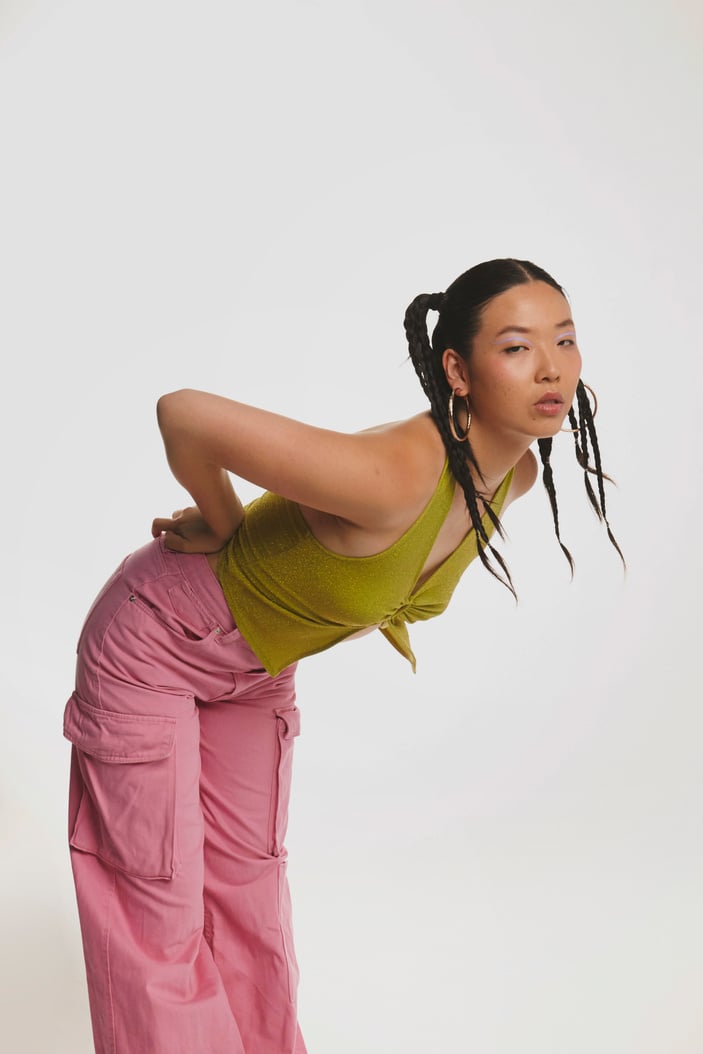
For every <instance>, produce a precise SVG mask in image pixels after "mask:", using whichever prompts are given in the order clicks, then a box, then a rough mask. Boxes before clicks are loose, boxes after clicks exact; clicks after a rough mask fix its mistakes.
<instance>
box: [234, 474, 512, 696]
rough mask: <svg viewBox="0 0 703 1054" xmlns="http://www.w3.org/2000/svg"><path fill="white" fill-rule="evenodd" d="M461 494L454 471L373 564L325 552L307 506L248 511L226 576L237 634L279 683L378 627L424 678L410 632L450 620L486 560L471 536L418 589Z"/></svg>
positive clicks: (264, 504) (499, 495)
mask: <svg viewBox="0 0 703 1054" xmlns="http://www.w3.org/2000/svg"><path fill="white" fill-rule="evenodd" d="M512 476H513V470H512V469H511V470H510V472H509V473H508V475H507V476H506V477H505V479H504V480H503V482H502V483H501V485H500V486H499V488H498V490H497V491H496V494H495V497H494V498H493V502H492V505H493V508H494V510H495V512H496V513H497V514H500V510H501V509H502V507H503V502H504V501H505V495H506V494H507V492H508V487H509V486H510V482H511V480H512ZM454 489H455V480H454V477H453V475H452V473H451V470H450V468H449V463H448V461H445V463H444V468H443V470H442V475H441V476H440V479H439V483H438V484H437V488H436V490H435V492H434V494H433V495H432V498H431V499H430V501H429V502H428V504H427V505H426V506H425V508H424V510H423V511H422V512H421V513H420V515H419V517H418V518H417V520H415V522H414V523H413V524H411V526H410V527H408V529H407V530H406V531H405V533H404V534H403V535H402V536H401V537H400V538H399V539H398V540H397V541H396V542H394V543H393V545H391V546H389V547H388V548H387V549H384V550H383V551H382V552H380V553H376V554H375V555H373V556H342V555H340V554H338V553H334V552H332V551H331V550H330V549H327V548H325V546H324V545H322V544H321V543H320V542H319V541H318V540H317V539H316V538H315V536H314V535H313V533H312V531H311V530H310V528H309V527H308V525H307V523H306V521H305V519H304V517H303V514H302V512H301V511H300V508H299V507H298V505H297V504H296V503H295V502H292V501H288V500H287V499H286V498H281V497H280V496H279V495H277V494H272V493H270V492H267V493H265V494H262V495H261V497H259V498H256V499H255V500H254V501H252V502H251V503H250V504H249V505H247V507H246V510H245V517H244V520H243V521H242V523H241V525H240V526H239V528H238V530H237V532H236V534H235V535H234V537H233V538H231V540H230V541H229V543H228V544H227V547H226V548H225V549H224V550H223V552H222V555H221V556H220V560H219V563H218V568H217V572H218V578H219V580H220V584H221V585H222V589H223V590H224V594H225V598H226V600H227V604H228V606H229V608H230V610H231V611H232V615H233V616H234V620H235V622H236V624H237V627H238V628H239V630H240V632H241V633H242V635H243V636H244V638H245V640H246V641H247V642H248V643H249V645H250V646H251V648H252V649H253V651H254V652H255V653H256V655H257V656H258V657H259V659H260V660H261V663H262V665H263V666H264V668H265V669H266V670H267V671H268V673H270V674H271V675H272V676H275V675H276V674H278V673H280V672H281V670H283V669H285V667H286V666H289V665H290V664H291V663H293V662H295V661H296V660H298V659H301V658H303V657H304V656H306V655H313V654H315V653H316V652H319V651H324V650H325V649H326V648H330V647H331V646H332V645H333V644H336V643H337V642H338V641H341V640H343V639H344V638H345V637H348V636H350V635H351V634H353V633H357V632H358V631H359V630H362V629H367V628H368V627H370V626H378V628H379V629H380V631H381V633H383V635H384V636H385V637H386V638H387V639H388V640H389V641H390V642H391V644H392V645H393V646H394V647H395V648H397V650H398V651H399V652H400V653H401V655H404V656H405V658H406V659H408V660H409V662H410V663H411V664H412V668H413V671H414V670H415V656H414V655H413V652H412V649H411V647H410V637H409V635H408V627H407V623H408V622H417V621H418V620H421V619H429V618H433V617H434V616H435V615H439V614H441V612H442V611H444V609H445V608H446V607H447V605H448V603H449V601H450V599H451V596H452V593H453V592H454V589H455V588H456V585H457V583H458V581H459V579H460V578H461V576H462V574H463V572H464V571H465V570H466V568H467V567H468V565H469V564H470V563H471V561H472V560H473V559H474V558H475V557H476V555H477V552H478V550H477V543H476V535H475V532H474V531H469V533H468V534H467V535H466V537H465V538H464V539H463V541H462V542H461V543H460V544H459V546H458V547H457V548H456V549H455V550H454V552H452V553H451V554H450V555H449V556H448V557H447V558H446V560H444V561H443V562H442V563H441V564H440V565H439V567H437V568H436V569H435V571H433V573H432V574H431V575H430V576H429V577H428V578H427V579H426V580H425V581H424V582H423V583H422V584H421V585H420V586H418V587H417V588H415V583H416V582H417V580H418V578H419V577H420V575H421V572H422V568H423V567H424V565H425V562H426V560H427V557H428V555H429V553H430V550H431V549H432V546H433V544H434V541H435V538H436V537H437V534H438V533H439V529H440V527H441V526H442V523H443V522H444V520H445V518H446V516H447V514H448V512H449V509H450V507H451V504H452V500H453V497H454ZM483 522H484V526H485V528H486V532H487V533H488V535H489V536H490V535H491V533H492V531H493V525H492V524H491V522H490V520H489V519H488V516H487V515H484V519H483Z"/></svg>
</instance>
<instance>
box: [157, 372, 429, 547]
mask: <svg viewBox="0 0 703 1054" xmlns="http://www.w3.org/2000/svg"><path fill="white" fill-rule="evenodd" d="M157 414H158V420H159V427H160V429H161V433H162V436H163V440H164V445H165V448H166V454H167V457H168V461H169V465H170V466H171V470H172V471H173V474H174V476H175V477H176V479H177V480H178V481H179V482H180V483H181V484H182V485H183V486H184V487H185V488H186V490H187V491H188V492H189V493H190V494H191V496H192V497H193V500H194V501H195V503H196V505H197V506H198V508H199V509H200V511H201V512H202V515H203V517H204V518H205V520H206V521H207V522H208V524H210V526H211V527H212V529H213V531H214V532H215V533H216V534H217V535H218V536H220V537H222V538H223V540H225V539H226V538H227V537H229V536H230V535H231V534H232V533H233V531H234V530H235V529H236V526H237V525H238V523H239V520H240V519H241V515H242V507H241V503H240V502H239V499H238V498H237V496H236V495H235V493H234V490H233V489H232V485H231V483H230V480H229V477H228V475H227V473H228V472H233V473H235V474H236V475H237V476H240V477H241V478H242V479H247V480H249V481H250V482H252V483H255V484H257V485H258V486H261V487H263V488H265V489H266V490H272V491H275V492H276V493H278V494H281V495H282V496H283V497H286V498H289V499H291V500H292V501H296V502H299V503H300V504H301V505H306V506H310V507H311V508H315V509H319V510H321V511H323V512H327V513H329V514H331V515H334V516H339V517H340V518H343V519H345V520H348V521H350V522H352V523H354V524H357V525H359V526H362V527H364V526H368V527H379V526H383V527H392V526H393V525H394V524H395V523H398V524H404V523H406V522H407V520H408V516H409V515H412V514H413V513H414V512H415V511H416V510H418V509H419V508H421V507H422V506H423V505H424V503H425V502H426V501H427V498H428V490H429V489H430V488H431V487H433V486H434V485H435V484H436V477H437V475H438V472H439V469H438V464H439V465H440V468H441V459H442V457H443V452H442V450H441V441H440V440H439V437H438V436H436V439H435V440H434V441H432V440H428V436H430V435H433V436H434V435H436V433H435V430H434V426H433V425H431V424H429V425H428V421H427V415H420V416H419V417H417V418H412V419H411V420H410V421H407V422H403V423H401V424H398V425H389V426H387V427H384V428H379V429H372V430H369V431H367V432H360V433H355V434H353V435H349V434H346V433H342V432H334V431H329V430H326V429H322V428H315V427H313V426H311V425H306V424H302V423H300V422H298V421H293V420H291V419H290V418H287V417H282V416H280V415H279V414H273V413H270V412H268V411H266V410H259V409H257V408H255V407H252V406H247V405H245V404H244V403H238V402H234V401H233V400H231V399H225V398H223V397H222V396H219V395H210V394H208V393H206V392H199V391H193V390H191V389H183V390H181V391H176V392H172V393H170V394H169V395H164V396H162V397H161V399H159V402H158V406H157Z"/></svg>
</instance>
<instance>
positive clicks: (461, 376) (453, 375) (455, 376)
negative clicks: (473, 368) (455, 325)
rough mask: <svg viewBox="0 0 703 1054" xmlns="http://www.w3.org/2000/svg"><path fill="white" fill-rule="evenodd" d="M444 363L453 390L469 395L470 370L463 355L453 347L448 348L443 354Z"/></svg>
mask: <svg viewBox="0 0 703 1054" xmlns="http://www.w3.org/2000/svg"><path fill="white" fill-rule="evenodd" d="M442 365H443V366H444V374H445V376H446V378H447V384H448V385H449V387H450V388H451V390H452V391H453V392H456V394H457V395H468V394H469V393H470V391H471V384H470V382H469V371H468V368H467V365H466V362H465V360H464V359H463V358H462V357H461V355H460V354H459V353H458V352H457V351H454V349H453V348H447V350H446V351H445V352H444V353H443V355H442Z"/></svg>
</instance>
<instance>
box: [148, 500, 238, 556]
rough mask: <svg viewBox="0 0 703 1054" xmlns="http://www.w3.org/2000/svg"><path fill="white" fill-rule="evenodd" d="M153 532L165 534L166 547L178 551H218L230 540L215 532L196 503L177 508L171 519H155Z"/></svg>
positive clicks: (152, 526)
mask: <svg viewBox="0 0 703 1054" xmlns="http://www.w3.org/2000/svg"><path fill="white" fill-rule="evenodd" d="M151 533H152V535H153V537H154V538H158V537H159V535H163V537H164V544H165V545H166V548H167V549H173V550H174V551H175V552H177V553H217V552H219V551H220V549H222V548H223V546H224V545H226V544H227V542H228V540H229V539H228V538H221V537H220V536H219V535H217V534H215V532H214V531H213V530H212V528H211V527H210V525H209V524H208V523H207V522H206V520H204V519H203V516H202V514H201V512H200V509H198V508H196V507H195V506H194V505H190V506H188V508H187V509H176V511H175V512H174V513H173V514H172V516H171V517H170V518H169V519H165V518H161V519H155V520H154V522H153V523H152V525H151Z"/></svg>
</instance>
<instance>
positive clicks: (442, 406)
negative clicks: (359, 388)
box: [405, 259, 625, 596]
mask: <svg viewBox="0 0 703 1054" xmlns="http://www.w3.org/2000/svg"><path fill="white" fill-rule="evenodd" d="M527 282H546V284H547V285H550V286H551V287H552V288H553V289H556V290H557V291H558V292H560V293H561V294H562V296H564V297H565V298H566V293H565V292H564V290H563V289H562V287H561V286H560V285H559V283H558V282H556V281H555V280H554V279H553V278H552V277H551V275H549V274H548V273H547V272H546V271H544V270H543V269H542V268H541V267H538V266H537V265H536V264H533V263H530V261H529V260H513V259H503V260H487V261H486V262H485V263H480V264H477V265H476V266H475V267H472V268H470V269H469V270H468V271H465V272H464V274H462V275H459V277H458V278H457V279H455V281H453V282H452V284H451V285H450V286H449V287H448V288H447V290H446V292H445V293H421V294H420V296H416V297H415V299H414V300H413V302H412V303H411V304H410V306H409V307H408V309H407V311H406V312H405V332H406V334H407V338H408V345H409V348H410V358H411V359H412V362H413V365H414V367H415V370H416V372H417V375H418V377H419V378H420V383H421V384H422V387H423V389H424V391H425V394H426V395H427V397H428V399H429V401H430V409H431V412H432V418H433V420H434V422H435V424H436V425H437V428H438V430H439V434H440V435H441V437H442V440H443V442H444V446H445V448H446V451H447V457H448V458H449V465H450V468H451V470H452V472H453V474H454V476H455V478H456V480H457V482H458V483H459V485H460V486H461V488H462V490H463V491H464V497H465V498H466V506H467V508H468V511H469V516H470V518H471V524H472V526H473V529H474V531H475V532H476V538H477V542H478V546H477V548H478V555H479V558H480V560H481V563H482V564H483V565H484V567H485V568H487V570H488V571H490V572H491V574H492V575H495V577H496V578H498V579H499V581H501V582H502V583H503V584H504V585H505V586H507V587H508V589H509V590H510V591H511V593H512V594H513V596H515V589H514V587H513V583H512V579H511V577H510V572H509V571H508V568H507V566H506V564H505V561H504V560H503V557H502V556H501V555H500V553H499V552H498V551H497V550H496V549H495V548H494V547H493V546H492V545H491V542H490V540H489V537H488V533H487V531H486V528H485V527H484V525H483V520H482V518H481V515H480V514H479V509H478V501H477V493H476V487H475V485H474V480H473V476H472V474H471V471H470V468H469V466H473V468H474V470H475V472H476V474H477V475H478V477H479V478H480V479H481V480H482V479H483V476H482V474H481V469H480V467H479V465H478V463H477V461H476V457H475V455H474V452H473V450H472V447H471V440H470V439H469V438H467V439H466V440H465V441H459V440H457V439H456V438H455V437H454V436H453V435H452V432H451V430H450V427H449V417H448V402H449V397H450V395H451V388H450V386H449V382H448V381H447V378H446V375H445V372H444V366H443V363H442V355H443V353H444V352H445V351H446V349H447V348H453V349H454V350H455V351H456V352H457V353H458V354H459V355H461V356H462V358H464V359H465V360H466V361H467V362H468V360H469V358H470V356H471V350H472V345H473V340H474V337H475V336H476V334H477V333H478V331H479V329H480V326H481V316H482V312H483V309H484V308H485V307H486V306H487V304H488V303H489V302H490V301H491V300H492V299H493V298H494V297H496V296H498V295H499V294H500V293H505V292H507V291H508V290H509V289H512V288H513V287H514V286H517V285H524V284H525V283H527ZM428 311H438V312H439V319H438V321H437V325H436V326H435V328H434V331H433V333H432V341H431V343H430V338H429V335H428V332H427V312H428ZM569 420H570V422H571V427H572V429H574V433H573V434H574V443H575V453H576V460H577V461H578V463H579V465H580V466H581V468H582V469H583V471H584V480H585V486H586V493H587V495H588V499H589V501H590V503H591V505H592V507H593V509H594V510H595V512H596V515H597V516H598V518H599V519H600V520H602V521H604V523H605V526H606V529H607V532H608V537H609V539H610V541H611V542H612V544H613V545H614V546H615V548H616V550H617V552H618V554H619V555H620V559H621V560H622V561H623V564H624V563H625V560H624V558H623V555H622V552H621V551H620V547H619V545H618V543H617V542H616V540H615V538H614V536H613V532H612V531H611V529H610V524H609V523H608V518H607V516H606V510H605V489H604V486H603V480H604V479H608V477H607V476H605V475H604V473H603V470H602V467H601V458H600V448H599V445H598V438H597V436H596V430H595V426H594V424H593V411H592V409H591V405H590V402H589V399H588V395H587V392H586V388H585V385H584V384H583V381H581V380H579V382H578V385H577V388H576V398H575V400H574V405H573V406H572V407H571V408H570V409H569ZM537 445H538V448H539V455H540V460H541V462H542V482H543V483H544V486H545V489H546V491H547V495H548V497H549V504H550V507H551V510H552V517H553V520H554V531H555V533H556V536H557V541H558V542H559V545H560V546H561V548H562V551H563V553H564V555H565V556H566V559H567V560H568V562H569V567H570V568H571V571H572V574H573V569H574V561H573V558H572V556H571V553H570V552H569V550H568V549H567V548H566V546H565V545H564V543H563V542H562V540H561V534H560V530H559V512H558V507H557V496H556V490H555V487H554V478H553V474H552V467H551V464H550V456H551V451H552V439H551V437H549V438H546V439H539V440H538V441H537ZM591 450H592V451H593V458H594V464H593V465H591V464H590V453H589V452H590V451H591ZM591 475H593V476H595V477H596V481H597V491H598V494H597V495H596V493H595V492H594V490H593V486H592V485H591V481H590V478H589V477H590V476H591ZM485 507H486V513H487V516H488V518H489V520H490V521H491V523H492V524H493V526H494V527H495V529H496V530H497V532H498V534H499V535H500V537H501V538H503V537H504V532H503V529H502V526H501V523H500V520H499V518H498V516H497V515H496V513H495V512H494V510H493V509H492V508H491V505H490V502H486V503H485ZM486 549H487V550H488V551H489V553H490V556H491V557H492V558H493V560H491V558H490V557H489V556H488V555H487V553H486ZM493 561H495V563H497V564H498V567H499V568H500V571H497V570H496V568H495V566H494V565H493ZM501 572H502V573H501Z"/></svg>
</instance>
